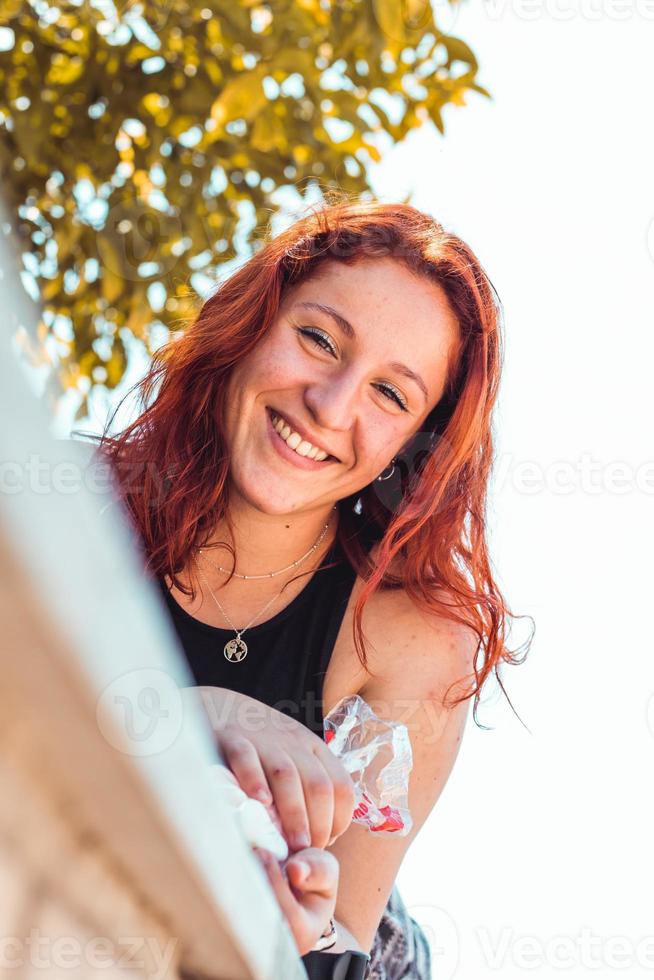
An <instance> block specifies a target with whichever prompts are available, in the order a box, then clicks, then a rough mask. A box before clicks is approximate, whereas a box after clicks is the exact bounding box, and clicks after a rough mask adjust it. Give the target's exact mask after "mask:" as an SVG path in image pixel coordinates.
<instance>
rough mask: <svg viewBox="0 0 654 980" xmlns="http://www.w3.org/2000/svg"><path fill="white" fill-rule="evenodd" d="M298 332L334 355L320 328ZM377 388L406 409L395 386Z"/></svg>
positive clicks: (381, 385)
mask: <svg viewBox="0 0 654 980" xmlns="http://www.w3.org/2000/svg"><path fill="white" fill-rule="evenodd" d="M298 333H301V334H302V336H306V337H308V338H309V339H310V340H311V341H312V342H313V343H314V344H315V345H316V347H320V348H321V349H322V350H326V351H329V353H330V354H331V355H332V356H333V357H335V356H336V350H335V348H334V346H333V345H332V343H331V341H330V340H329V338H328V337H327V336H326V335H325V334H324V333H321V331H320V330H314V329H313V328H312V327H298ZM377 388H378V389H379V390H380V391H381V392H383V394H384V395H386V397H387V398H389V399H390V400H391V401H393V402H395V404H396V405H399V407H400V408H401V409H402V411H403V412H407V411H408V408H407V404H406V402H405V401H404V399H403V398H402V396H401V395H400V394H399V392H397V391H396V390H395V388H391V386H390V385H383V384H379V385H377Z"/></svg>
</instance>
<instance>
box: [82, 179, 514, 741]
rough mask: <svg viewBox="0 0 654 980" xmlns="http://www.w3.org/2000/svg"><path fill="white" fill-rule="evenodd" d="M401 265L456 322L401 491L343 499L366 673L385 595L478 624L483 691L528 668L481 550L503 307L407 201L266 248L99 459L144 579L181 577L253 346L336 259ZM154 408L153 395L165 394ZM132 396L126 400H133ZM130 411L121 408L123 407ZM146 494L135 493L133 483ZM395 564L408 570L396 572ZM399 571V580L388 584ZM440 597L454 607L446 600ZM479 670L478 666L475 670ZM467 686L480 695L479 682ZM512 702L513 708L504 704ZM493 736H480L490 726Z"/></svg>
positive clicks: (203, 315)
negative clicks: (369, 627)
mask: <svg viewBox="0 0 654 980" xmlns="http://www.w3.org/2000/svg"><path fill="white" fill-rule="evenodd" d="M377 257H379V258H381V257H392V258H394V259H396V260H397V261H399V262H402V263H404V265H405V267H407V268H408V269H409V270H411V271H412V272H413V273H415V274H417V275H420V276H425V277H427V278H428V279H429V280H431V281H432V282H434V283H437V284H438V285H439V286H440V287H441V288H442V290H443V291H444V292H445V294H446V296H447V299H448V301H449V304H450V306H451V308H452V311H453V312H454V314H455V316H456V318H457V321H458V326H459V337H458V345H457V349H456V350H455V352H454V357H453V358H452V363H451V364H450V372H449V377H448V379H447V385H446V390H445V392H444V394H443V397H442V398H441V400H440V401H439V402H438V404H437V405H436V406H435V407H434V409H433V410H432V411H431V413H430V414H429V416H428V417H427V419H426V421H425V422H424V423H423V426H422V428H421V430H420V432H419V433H417V435H416V437H415V438H414V440H412V442H411V444H410V445H409V447H408V448H406V449H405V451H404V452H403V453H401V454H400V457H399V458H398V464H399V483H398V484H397V485H396V486H395V491H394V498H393V499H391V500H389V499H383V493H386V495H387V497H388V495H389V493H390V495H391V496H393V493H392V492H391V491H392V488H391V491H386V490H384V491H383V492H382V491H380V489H379V486H383V485H379V484H378V485H377V486H374V485H373V484H369V485H368V486H366V487H364V488H363V489H362V490H360V491H358V492H357V493H356V494H354V495H353V496H352V497H348V498H346V499H344V500H341V501H339V503H338V508H339V523H338V530H337V536H338V539H339V544H340V546H341V548H342V549H343V551H344V553H345V555H346V556H347V558H348V560H349V561H350V562H351V564H352V566H353V567H354V569H355V570H356V572H357V574H358V575H360V576H361V577H362V578H363V579H364V580H365V585H364V586H363V588H362V591H361V594H360V596H359V598H358V600H357V602H356V605H355V609H354V624H353V633H354V645H355V649H356V652H357V655H358V656H359V659H360V661H361V663H362V665H363V666H364V667H367V658H366V651H365V639H364V633H363V628H362V616H363V609H364V607H365V604H366V602H367V601H368V600H369V599H370V597H371V596H372V594H373V593H374V592H375V591H376V590H377V589H379V588H402V589H404V590H405V592H406V594H407V595H408V596H409V597H410V598H411V599H412V600H413V601H414V602H415V603H416V605H417V606H418V607H419V608H421V609H422V610H423V611H424V612H426V613H428V614H440V615H441V616H444V617H445V618H447V619H450V620H454V621H456V622H459V623H461V624H463V625H465V626H467V627H470V628H471V629H472V630H473V632H474V634H475V635H476V637H477V648H476V652H475V656H474V678H475V681H474V685H472V689H471V690H468V691H467V693H465V692H464V693H463V694H462V695H461V696H460V697H458V698H456V699H455V700H454V701H453V702H451V703H452V704H453V705H454V704H458V703H459V702H460V701H463V700H466V699H468V698H470V697H472V696H473V695H474V697H475V701H474V710H473V715H474V719H475V722H476V723H477V724H478V721H477V707H478V703H479V700H480V696H481V691H482V687H483V685H484V683H485V681H486V679H487V678H488V676H489V674H490V673H491V671H494V672H495V674H496V677H497V680H498V682H499V685H500V687H501V688H502V691H503V692H504V694H505V695H506V691H505V689H504V686H503V684H502V681H501V678H500V673H499V667H500V665H501V663H502V662H503V661H504V662H507V663H510V664H518V663H522V662H523V660H524V658H525V657H526V654H527V652H528V647H529V645H530V642H531V638H530V639H529V642H528V643H527V645H526V648H525V649H524V651H523V652H522V656H518V655H517V654H518V653H519V652H521V650H522V648H518V650H517V651H511V650H509V649H508V648H507V646H506V644H505V637H506V623H507V619H508V617H510V616H511V617H512V616H513V614H512V613H511V612H510V610H509V609H508V607H507V604H506V602H505V601H504V599H503V597H502V595H501V594H500V591H499V589H498V587H497V584H496V583H495V582H494V580H493V574H492V571H491V566H490V560H489V554H488V546H487V542H486V521H485V510H486V494H487V486H488V480H489V475H490V472H491V467H492V463H493V439H492V433H491V415H492V411H493V407H494V404H495V400H496V397H497V392H498V386H499V381H500V368H501V362H502V320H501V304H500V302H499V299H498V298H497V294H496V292H495V290H494V287H493V286H492V283H491V282H490V280H489V278H488V276H487V275H486V273H485V271H484V269H483V268H482V266H481V264H480V263H479V261H478V259H477V258H476V257H475V255H474V253H473V252H472V250H471V249H470V248H469V247H468V245H466V244H465V242H463V241H462V240H461V239H460V238H458V237H457V236H456V235H454V234H452V233H450V232H447V231H445V230H444V228H443V227H442V225H440V224H439V223H438V222H437V221H436V220H434V219H433V218H432V217H430V216H429V215H426V214H424V213H422V212H421V211H418V210H417V209H416V208H414V207H412V206H411V205H408V204H404V203H381V202H378V201H374V200H349V199H347V198H345V199H343V198H341V199H338V198H337V199H336V200H334V199H333V197H332V199H331V200H328V201H327V202H326V203H323V204H320V205H316V206H313V207H311V208H310V209H309V211H308V213H306V214H305V215H304V216H303V217H301V218H300V219H299V220H297V221H295V222H294V223H293V224H292V225H291V226H290V227H288V228H287V229H286V230H285V231H283V232H281V233H280V234H278V235H276V236H275V237H272V235H271V234H270V232H268V233H267V234H266V236H265V240H264V241H261V242H259V243H258V247H257V248H255V250H254V252H253V254H252V256H251V258H249V260H248V261H246V262H245V263H244V264H243V265H242V266H241V267H240V268H239V269H238V270H237V271H236V272H235V273H233V274H232V275H231V276H230V277H229V278H228V279H226V280H225V281H224V282H223V283H222V284H221V285H220V286H219V287H218V289H217V290H216V292H215V293H214V294H213V295H212V296H211V297H209V298H208V299H207V300H206V301H205V302H204V304H203V305H202V306H201V308H200V309H199V312H198V315H197V318H196V319H195V321H194V322H192V323H191V325H190V326H189V327H188V329H186V330H185V331H184V332H182V333H181V335H180V336H176V337H174V338H173V339H171V340H170V341H169V342H168V343H167V344H165V345H164V346H163V347H161V348H159V349H158V350H157V351H156V352H155V353H154V355H153V357H152V361H151V364H150V367H149V370H148V371H147V373H146V375H145V377H144V378H143V379H142V380H141V381H140V382H139V383H138V384H137V385H135V386H133V388H132V389H130V392H128V395H129V394H131V392H132V391H133V390H134V389H138V390H139V394H140V401H141V406H142V409H143V410H142V411H141V414H140V415H139V416H138V418H136V420H135V421H134V422H133V423H132V424H130V425H129V426H128V427H127V428H126V429H125V430H124V431H123V432H122V433H120V434H119V435H117V436H110V435H108V431H109V429H110V426H111V422H112V421H113V418H114V417H115V415H116V412H117V411H118V408H117V409H116V410H115V412H114V413H113V415H112V418H111V419H110V420H109V422H108V423H107V425H106V426H105V430H104V432H103V434H102V435H101V436H95V437H92V438H96V439H97V438H99V439H100V446H99V450H100V451H101V452H102V454H103V456H104V457H105V458H108V460H109V462H110V463H111V467H112V472H113V473H114V474H115V475H116V477H117V489H118V491H119V494H120V496H121V498H122V500H123V502H124V503H125V504H126V506H127V509H128V512H129V514H130V516H131V518H132V520H133V521H134V523H135V525H136V529H137V531H138V532H139V534H140V537H141V539H142V542H143V547H144V552H145V557H146V570H147V571H148V572H149V573H151V574H152V575H153V576H158V577H163V576H164V575H167V576H169V577H170V579H171V580H172V582H173V583H174V585H175V586H177V588H179V589H180V590H181V591H183V592H184V593H185V594H191V595H192V597H193V599H194V598H195V590H194V589H193V587H191V590H190V593H189V591H188V590H187V589H186V588H185V586H184V584H183V583H182V582H181V581H180V580H179V579H178V578H177V575H178V574H179V573H180V572H181V571H182V569H184V568H185V567H187V566H190V564H191V560H192V558H193V557H194V556H195V555H196V554H197V550H198V548H200V547H204V546H205V545H206V544H207V543H208V538H209V535H210V534H211V531H212V530H213V529H214V528H215V526H216V524H217V522H218V521H220V520H221V518H223V517H224V515H225V513H226V496H227V487H228V472H229V465H230V461H229V456H228V453H227V444H226V440H225V433H224V430H223V426H222V418H223V408H224V397H225V392H226V387H227V382H228V379H229V375H230V371H231V369H232V368H233V366H234V365H235V364H236V362H237V361H240V359H241V358H243V357H247V355H248V354H249V353H250V352H251V351H252V350H253V349H254V348H255V347H256V345H257V344H258V343H259V341H260V340H261V338H262V337H263V336H264V335H265V334H266V331H267V330H268V329H269V327H270V325H271V324H272V323H273V322H274V320H275V318H276V317H277V314H278V310H279V307H280V303H281V301H282V297H283V296H284V294H285V291H287V290H288V289H289V288H291V287H293V286H296V285H298V284H299V283H300V282H302V281H303V280H306V279H307V278H308V277H310V276H312V275H313V274H314V273H315V272H316V270H317V269H318V267H319V266H320V264H321V263H323V262H325V261H334V260H336V261H338V262H348V263H351V262H354V261H356V260H357V259H361V258H367V259H372V258H377ZM157 385H158V391H157V393H156V396H155V397H154V398H152V395H153V393H154V390H155V386H157ZM125 397H127V396H125ZM119 407H120V406H119ZM136 472H138V473H139V474H140V476H141V480H140V482H139V485H138V486H137V487H135V486H134V485H133V484H130V480H131V478H132V477H133V475H134V474H135V473H136ZM362 520H363V522H364V524H365V526H366V527H367V528H370V529H372V530H373V531H374V532H375V534H376V537H377V538H378V542H379V543H378V546H377V553H376V557H375V562H374V563H372V562H371V561H370V560H369V558H368V553H367V550H366V549H365V548H364V545H363V542H362V540H361V539H360V529H361V527H362ZM396 559H399V560H397V561H396ZM391 565H393V568H396V569H397V568H399V569H401V571H400V572H396V573H392V572H391ZM444 596H447V597H448V598H450V599H452V600H453V601H452V602H445V601H444V598H443V597H444ZM479 661H481V662H479ZM468 686H470V685H468ZM507 698H508V696H507ZM481 727H485V726H481Z"/></svg>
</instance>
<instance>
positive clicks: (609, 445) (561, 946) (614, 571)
mask: <svg viewBox="0 0 654 980" xmlns="http://www.w3.org/2000/svg"><path fill="white" fill-rule="evenodd" d="M569 8H570V4H566V3H564V2H563V0H557V3H550V4H545V3H542V4H541V3H538V2H532V3H531V4H528V3H526V2H525V3H524V6H522V7H520V6H519V4H518V2H514V3H513V4H512V5H510V4H508V3H507V4H506V5H505V8H504V10H503V12H502V8H500V7H498V5H497V4H495V3H494V4H490V5H485V4H484V3H479V2H478V3H471V4H469V5H468V6H467V7H466V8H464V9H463V10H461V11H460V12H459V14H458V18H457V20H456V23H455V25H454V28H453V29H452V33H455V34H458V35H459V36H461V37H463V38H464V39H465V40H467V41H468V42H469V43H470V44H471V46H472V47H473V50H475V52H476V53H477V54H478V57H479V60H480V63H481V66H482V71H481V79H480V80H481V82H482V84H483V85H484V86H485V87H486V88H488V89H489V90H490V91H491V92H492V93H493V95H494V101H493V102H490V101H489V100H487V99H484V98H482V97H481V96H477V95H473V96H472V97H471V98H470V100H469V106H468V107H467V108H465V109H462V110H458V109H455V108H452V109H449V110H448V109H446V110H445V121H446V133H447V137H446V139H444V140H442V139H441V138H440V137H439V136H438V134H434V133H429V132H427V131H425V132H424V133H420V134H416V135H415V136H413V137H411V138H409V139H408V140H407V141H406V144H405V145H404V146H402V147H401V148H398V149H396V150H394V151H393V152H392V153H391V154H390V155H389V157H388V159H387V160H385V162H384V164H383V166H381V167H380V168H379V169H378V179H377V183H376V186H375V189H376V190H377V192H378V193H380V194H382V195H384V196H391V197H392V196H393V195H398V194H399V193H401V192H404V191H405V190H407V189H413V191H414V194H413V198H412V202H413V203H415V204H416V205H417V206H418V207H421V208H423V209H425V210H427V211H429V212H430V213H432V214H434V215H435V216H437V217H438V218H439V220H441V221H442V222H443V223H444V224H446V225H447V226H448V227H449V228H451V229H452V230H454V231H455V232H457V233H458V234H460V235H461V236H462V237H463V238H465V239H466V240H467V241H468V242H469V243H470V244H471V245H472V247H473V248H474V249H475V251H476V252H477V254H478V255H479V257H480V259H481V261H482V262H483V263H484V265H485V267H486V269H487V271H488V273H489V275H490V277H491V279H492V280H493V283H494V284H495V286H496V288H497V289H498V291H499V294H500V297H501V298H502V301H503V304H504V308H505V316H506V348H507V349H506V362H505V364H506V366H505V372H504V380H503V386H502V392H501V400H500V410H499V412H498V415H497V426H496V430H497V436H498V439H497V446H498V460H499V465H498V473H497V476H496V481H495V487H494V492H493V494H492V499H491V520H492V534H491V545H492V553H493V560H494V565H495V569H496V570H497V573H498V579H499V582H500V586H501V588H502V589H503V592H504V594H505V596H506V597H507V598H508V601H509V604H510V606H511V608H512V609H513V610H514V611H515V612H516V613H525V614H530V615H532V616H534V618H535V620H536V635H535V638H534V641H533V644H532V648H531V653H530V656H529V657H528V658H527V661H526V663H525V664H524V665H523V666H521V667H515V668H510V669H509V670H507V671H506V672H505V674H504V675H503V679H504V684H505V687H507V689H508V692H509V696H510V698H511V701H512V702H513V704H514V706H515V708H516V710H517V712H518V714H519V715H520V717H521V718H522V719H523V721H524V722H525V724H526V725H527V726H528V728H529V729H530V731H531V734H530V733H529V732H528V731H525V729H524V727H523V726H522V725H521V724H520V723H519V721H518V720H516V718H515V716H514V715H513V714H512V713H511V710H510V708H509V707H508V706H507V705H506V701H505V700H504V699H503V698H501V697H499V696H493V699H492V702H493V703H488V704H487V705H486V706H485V707H483V706H482V708H481V712H480V718H481V721H482V723H483V724H486V725H492V726H494V727H495V730H494V731H492V732H484V731H481V730H479V729H478V728H477V727H476V726H475V725H474V723H473V722H472V719H470V720H469V724H468V730H467V733H466V735H465V737H464V741H463V745H462V748H461V751H460V754H459V758H458V761H457V763H456V765H455V768H454V771H453V773H452V776H451V777H450V780H449V782H448V784H447V786H446V789H445V791H444V792H443V794H442V796H441V798H440V800H439V803H438V804H437V806H436V808H435V810H434V812H433V814H432V816H431V818H430V819H429V821H428V823H427V825H426V826H425V827H424V828H423V831H422V833H421V835H420V837H419V838H418V839H417V840H416V842H415V843H414V845H413V846H412V848H411V850H410V851H409V853H408V855H407V857H406V859H405V862H404V865H403V868H402V870H401V873H400V877H399V885H400V889H401V891H402V893H403V895H404V897H405V900H406V902H407V904H408V905H409V906H410V907H411V908H412V911H413V914H414V916H415V917H416V918H417V919H418V920H419V921H421V922H422V923H423V924H424V925H425V926H431V927H432V932H433V936H434V940H433V945H434V969H433V976H434V980H450V978H456V980H480V978H482V977H500V976H501V978H502V980H518V978H520V980H522V978H525V977H528V976H529V977H532V978H537V980H541V978H545V977H547V978H555V977H560V976H565V977H566V980H571V978H574V980H577V978H580V977H586V976H591V975H592V976H594V977H601V978H602V980H604V978H606V977H608V976H609V975H613V972H614V970H616V969H620V971H621V972H620V975H621V976H622V977H628V978H629V980H632V978H636V977H645V976H646V975H647V976H649V975H651V972H652V970H653V969H654V924H653V923H652V917H651V900H650V899H651V882H652V874H653V871H654V860H653V858H652V845H651V841H652V825H653V823H654V812H653V811H654V791H653V788H652V787H653V779H652V771H653V764H654V706H653V703H652V702H651V701H650V699H652V697H653V695H654V642H653V640H652V635H651V629H650V628H649V626H648V624H647V622H646V618H645V617H646V613H645V611H646V609H648V608H649V609H651V608H652V602H651V595H652V586H653V584H654V581H653V576H652V571H651V559H650V556H651V554H652V550H653V545H654V535H653V534H652V503H653V500H654V447H653V445H652V438H651V434H652V421H653V417H652V398H651V391H652V382H651V364H652V361H653V355H654V340H653V332H652V328H653V322H652V320H653V318H652V285H653V281H654V226H652V227H650V225H651V223H652V221H653V219H654V191H653V189H652V187H653V185H652V174H653V173H654V129H653V127H652V125H651V115H652V96H653V94H654V89H653V84H652V83H653V77H654V60H653V59H652V50H653V43H654V8H652V9H651V13H650V18H649V19H647V17H646V14H647V9H646V8H645V7H644V6H643V7H642V8H641V7H639V5H638V4H637V3H635V0H634V2H632V3H629V2H628V0H627V2H626V3H623V4H622V7H618V4H617V3H615V4H614V5H611V4H610V2H605V3H604V4H603V6H600V3H599V0H596V2H595V6H594V8H593V9H594V10H601V11H602V13H601V14H600V19H599V20H590V19H589V18H588V17H585V16H583V14H582V13H581V12H580V11H581V10H582V9H586V10H588V7H586V8H582V7H580V6H577V8H576V11H575V12H573V14H572V17H571V18H570V19H563V18H564V16H565V13H566V11H567V12H569ZM516 10H518V11H520V10H521V11H522V12H523V13H525V12H529V11H533V10H535V11H536V13H535V14H533V15H532V17H531V19H527V18H526V17H521V16H518V14H517V13H516ZM548 10H549V13H548V12H547V11H548ZM620 10H624V11H625V12H626V16H625V15H623V16H624V17H625V19H622V20H620V19H616V17H615V12H616V11H618V13H619V12H620ZM648 239H649V247H648ZM585 458H586V459H587V463H586V466H587V472H586V471H585V470H584V468H583V467H584V459H585ZM526 464H531V466H530V468H529V470H528V471H527V470H526V469H525V467H526ZM620 464H622V468H619V466H620ZM647 465H648V466H649V469H647ZM529 626H530V623H529V621H528V620H522V621H519V622H518V624H517V627H518V628H519V629H521V630H522V632H521V633H520V635H519V637H518V642H519V641H520V640H521V639H522V638H523V636H524V635H525V634H524V631H525V630H527V629H528V628H529ZM648 717H649V724H648ZM650 726H651V727H650ZM647 937H649V942H646V941H645V940H646V939H647ZM647 968H649V969H647Z"/></svg>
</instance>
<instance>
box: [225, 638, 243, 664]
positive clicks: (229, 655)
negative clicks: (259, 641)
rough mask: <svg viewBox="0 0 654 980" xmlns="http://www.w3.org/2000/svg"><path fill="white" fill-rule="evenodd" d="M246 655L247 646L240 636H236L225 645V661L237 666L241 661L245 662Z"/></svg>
mask: <svg viewBox="0 0 654 980" xmlns="http://www.w3.org/2000/svg"><path fill="white" fill-rule="evenodd" d="M247 654H248V648H247V644H246V642H245V640H242V639H241V637H240V636H236V637H235V638H234V639H233V640H229V641H228V642H227V643H226V644H225V659H226V660H229V661H231V663H233V664H238V663H240V662H241V660H245V658H246V657H247Z"/></svg>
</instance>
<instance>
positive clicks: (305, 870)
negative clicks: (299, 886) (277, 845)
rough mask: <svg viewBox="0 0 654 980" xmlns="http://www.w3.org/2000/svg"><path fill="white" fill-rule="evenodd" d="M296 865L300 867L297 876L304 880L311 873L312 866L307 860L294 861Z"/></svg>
mask: <svg viewBox="0 0 654 980" xmlns="http://www.w3.org/2000/svg"><path fill="white" fill-rule="evenodd" d="M293 863H294V864H295V867H296V868H297V869H298V874H297V877H298V878H299V880H300V881H304V880H305V879H306V878H308V877H309V875H310V874H311V868H310V867H309V865H308V864H307V862H306V861H297V862H293Z"/></svg>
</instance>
